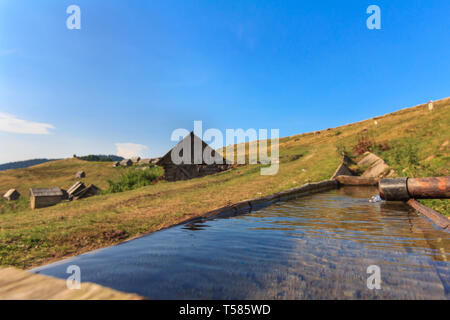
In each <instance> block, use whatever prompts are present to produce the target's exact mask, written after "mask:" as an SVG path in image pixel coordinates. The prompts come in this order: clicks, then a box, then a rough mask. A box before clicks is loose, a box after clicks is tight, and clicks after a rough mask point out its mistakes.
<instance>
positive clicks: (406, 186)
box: [378, 177, 450, 201]
mask: <svg viewBox="0 0 450 320" xmlns="http://www.w3.org/2000/svg"><path fill="white" fill-rule="evenodd" d="M378 190H379V192H380V197H381V199H383V200H387V201H406V200H408V199H410V198H413V199H449V198H450V177H429V178H393V179H381V180H380V182H379V183H378Z"/></svg>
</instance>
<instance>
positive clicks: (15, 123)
mask: <svg viewBox="0 0 450 320" xmlns="http://www.w3.org/2000/svg"><path fill="white" fill-rule="evenodd" d="M51 129H55V127H54V126H52V125H51V124H47V123H40V122H32V121H27V120H22V119H19V118H17V117H15V116H13V115H10V114H7V113H3V112H0V131H4V132H11V133H24V134H50V133H51V132H50V130H51Z"/></svg>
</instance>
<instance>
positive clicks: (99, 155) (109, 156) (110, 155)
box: [77, 154, 123, 161]
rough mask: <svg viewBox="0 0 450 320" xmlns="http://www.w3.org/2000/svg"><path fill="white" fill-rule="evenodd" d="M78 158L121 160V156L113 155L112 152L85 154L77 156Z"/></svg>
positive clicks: (86, 159)
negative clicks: (106, 153)
mask: <svg viewBox="0 0 450 320" xmlns="http://www.w3.org/2000/svg"><path fill="white" fill-rule="evenodd" d="M77 158H78V159H80V160H85V161H122V160H123V158H122V157H119V156H116V155H113V154H108V155H104V154H90V155H87V156H81V157H77Z"/></svg>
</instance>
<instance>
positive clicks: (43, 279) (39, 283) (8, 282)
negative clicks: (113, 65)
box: [0, 267, 144, 300]
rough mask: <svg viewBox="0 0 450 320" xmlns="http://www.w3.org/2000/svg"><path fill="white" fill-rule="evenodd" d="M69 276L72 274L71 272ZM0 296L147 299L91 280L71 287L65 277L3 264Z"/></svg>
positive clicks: (35, 298) (0, 275)
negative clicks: (58, 277)
mask: <svg viewBox="0 0 450 320" xmlns="http://www.w3.org/2000/svg"><path fill="white" fill-rule="evenodd" d="M68 276H69V275H68ZM0 300H144V298H143V297H141V296H138V295H136V294H131V293H124V292H120V291H117V290H114V289H111V288H107V287H103V286H101V285H98V284H94V283H90V282H82V283H81V288H80V289H73V290H70V289H68V288H67V284H66V280H63V279H57V278H53V277H48V276H44V275H40V274H33V273H30V272H27V271H23V270H19V269H16V268H12V267H8V268H0Z"/></svg>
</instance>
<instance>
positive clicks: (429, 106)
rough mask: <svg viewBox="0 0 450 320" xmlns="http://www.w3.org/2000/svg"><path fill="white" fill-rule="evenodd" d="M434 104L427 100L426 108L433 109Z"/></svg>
mask: <svg viewBox="0 0 450 320" xmlns="http://www.w3.org/2000/svg"><path fill="white" fill-rule="evenodd" d="M433 108H434V105H433V101H431V100H430V101H429V102H428V110H430V111H433Z"/></svg>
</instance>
